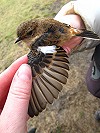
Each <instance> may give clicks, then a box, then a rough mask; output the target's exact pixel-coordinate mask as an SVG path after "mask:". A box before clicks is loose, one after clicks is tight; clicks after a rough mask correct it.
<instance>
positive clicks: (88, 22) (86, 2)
mask: <svg viewBox="0 0 100 133" xmlns="http://www.w3.org/2000/svg"><path fill="white" fill-rule="evenodd" d="M62 8H63V10H64V9H65V10H66V9H67V13H66V15H67V14H79V15H80V16H81V18H82V19H83V21H84V24H85V26H86V29H87V30H92V31H94V32H95V33H96V34H98V35H99V36H100V1H98V0H77V1H71V2H69V3H67V4H66V5H64V6H63V7H62ZM99 43H100V41H98V40H91V39H84V40H83V41H82V43H81V45H80V47H79V48H78V50H77V52H78V51H80V52H81V51H83V50H87V49H91V48H94V47H96V46H97V45H98V44H99Z"/></svg>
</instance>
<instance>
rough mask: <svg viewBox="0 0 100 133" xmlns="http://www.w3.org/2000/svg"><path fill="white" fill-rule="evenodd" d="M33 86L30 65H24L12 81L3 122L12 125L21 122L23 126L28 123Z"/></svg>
mask: <svg viewBox="0 0 100 133" xmlns="http://www.w3.org/2000/svg"><path fill="white" fill-rule="evenodd" d="M31 85H32V74H31V68H30V66H29V65H27V64H23V65H21V66H20V68H19V69H18V71H17V72H16V74H15V76H14V78H13V80H12V84H11V87H10V90H9V94H8V97H7V100H6V103H5V106H4V108H3V111H2V113H1V117H3V120H4V119H5V121H10V123H12V124H13V123H15V122H17V123H19V124H20V121H21V123H22V124H24V123H23V122H26V119H27V111H28V104H29V99H30V94H31ZM7 123H8V122H7ZM20 126H21V125H20Z"/></svg>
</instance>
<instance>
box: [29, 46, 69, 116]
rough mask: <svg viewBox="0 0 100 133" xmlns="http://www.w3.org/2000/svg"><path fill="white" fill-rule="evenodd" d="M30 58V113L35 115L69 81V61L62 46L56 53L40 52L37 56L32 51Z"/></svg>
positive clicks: (56, 95)
mask: <svg viewBox="0 0 100 133" xmlns="http://www.w3.org/2000/svg"><path fill="white" fill-rule="evenodd" d="M28 59H29V60H28V64H29V65H30V66H31V69H32V76H33V82H32V90H31V98H30V103H29V110H28V113H29V116H30V117H33V116H34V115H35V116H37V115H38V114H39V112H42V111H43V110H44V109H45V108H46V105H47V103H50V104H52V103H53V101H54V98H55V99H56V98H57V97H58V94H59V92H60V91H61V90H62V87H63V84H66V82H67V78H68V72H67V70H69V66H68V63H69V62H68V56H67V55H66V53H65V51H64V50H63V49H62V48H58V49H56V52H54V53H47V54H44V53H42V52H38V54H36V55H35V56H34V54H33V52H32V51H31V52H30V53H29V54H28Z"/></svg>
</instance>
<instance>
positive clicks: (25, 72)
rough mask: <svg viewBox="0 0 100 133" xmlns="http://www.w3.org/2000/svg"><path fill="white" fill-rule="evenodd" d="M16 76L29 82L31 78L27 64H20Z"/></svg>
mask: <svg viewBox="0 0 100 133" xmlns="http://www.w3.org/2000/svg"><path fill="white" fill-rule="evenodd" d="M17 75H18V77H19V78H20V79H22V80H30V79H31V78H32V74H31V68H30V66H29V65H28V64H22V65H21V66H20V67H19V69H18V73H17Z"/></svg>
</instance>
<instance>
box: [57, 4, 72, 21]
mask: <svg viewBox="0 0 100 133" xmlns="http://www.w3.org/2000/svg"><path fill="white" fill-rule="evenodd" d="M72 13H74V6H73V2H69V3H67V4H65V5H64V6H63V7H62V8H61V10H60V11H59V12H58V13H57V15H56V16H55V19H56V20H57V19H59V18H60V17H62V16H65V15H66V14H72Z"/></svg>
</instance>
